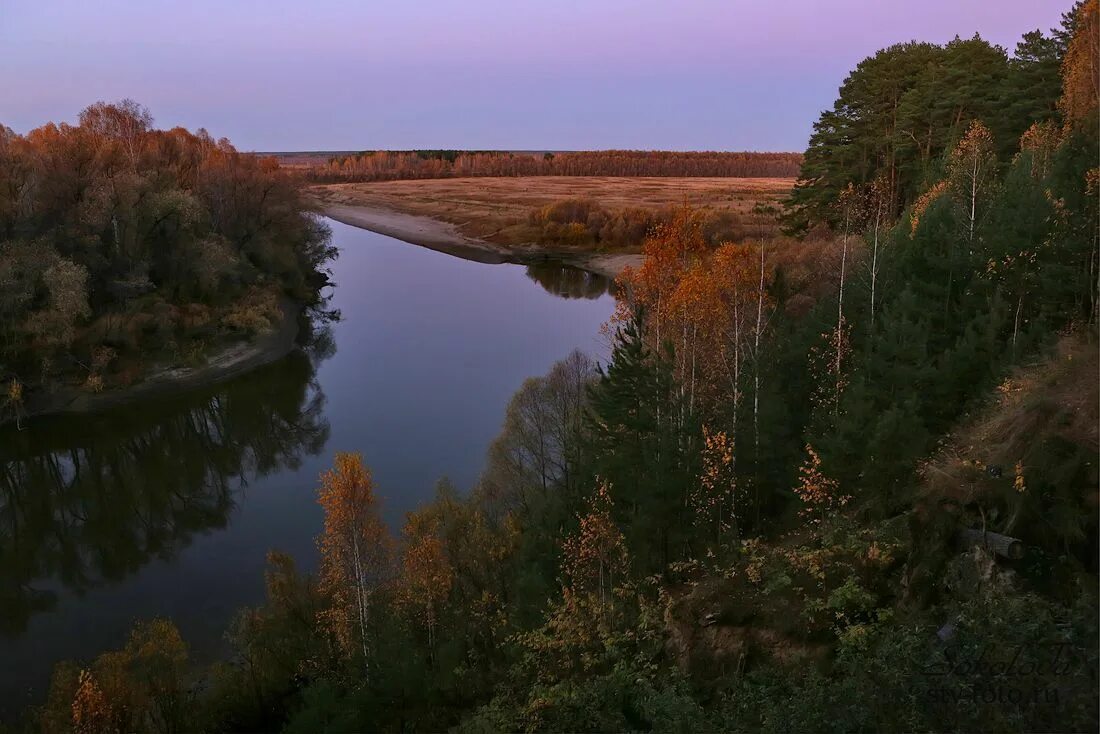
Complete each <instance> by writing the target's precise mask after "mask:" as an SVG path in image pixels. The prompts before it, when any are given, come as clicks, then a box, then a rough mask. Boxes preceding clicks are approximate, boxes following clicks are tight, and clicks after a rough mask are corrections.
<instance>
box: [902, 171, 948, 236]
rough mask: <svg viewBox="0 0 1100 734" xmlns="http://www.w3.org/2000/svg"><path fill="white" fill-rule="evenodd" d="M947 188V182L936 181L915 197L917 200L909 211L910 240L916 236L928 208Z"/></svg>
mask: <svg viewBox="0 0 1100 734" xmlns="http://www.w3.org/2000/svg"><path fill="white" fill-rule="evenodd" d="M947 188H948V183H947V181H938V182H936V183H934V184H932V186H931V187H930V188H929V189H928V190H927V191H925V192H924V193H923V194H921V195H920V196H918V197H917V200H916V201H914V202H913V206H912V207H911V208H910V210H909V237H910V238H912V237H913V236H915V235H916V234H917V228H918V227H920V220H921V217H923V216H924V213H925V212H926V211H928V208H929V207H931V206H932V204H933V203H935V201H936V199H938V198H940V196H942V195H943V194H944V193H945V192H946V191H947Z"/></svg>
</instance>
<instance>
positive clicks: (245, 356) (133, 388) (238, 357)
mask: <svg viewBox="0 0 1100 734" xmlns="http://www.w3.org/2000/svg"><path fill="white" fill-rule="evenodd" d="M282 310H283V318H282V321H281V322H280V323H279V324H278V325H277V326H276V328H275V329H273V330H272V331H270V332H268V333H266V334H261V335H259V336H257V337H255V338H254V339H250V340H241V341H238V342H234V343H232V344H229V345H227V346H225V347H224V348H222V349H219V350H218V351H216V352H214V353H213V354H211V355H210V356H209V357H207V359H206V362H205V363H203V364H201V365H198V366H194V367H182V366H179V365H163V364H162V365H155V366H153V367H152V369H150V370H149V372H148V374H147V375H146V376H145V378H144V379H143V380H142V381H141V382H137V383H135V384H133V385H130V386H129V387H126V388H121V389H117V390H105V391H104V392H100V393H92V392H88V391H86V390H82V389H80V388H78V387H74V386H70V385H64V386H58V387H56V388H55V389H54V390H52V391H51V392H48V393H37V394H33V395H32V396H31V397H30V399H29V400H28V401H27V405H26V408H25V410H24V411H23V412H22V414H21V416H20V420H21V421H23V422H25V421H26V420H27V419H29V418H35V417H39V416H46V415H59V414H66V413H67V414H72V413H93V412H96V411H99V410H103V409H105V408H109V407H111V406H114V405H121V404H123V403H128V402H131V401H133V400H139V399H144V398H148V397H152V396H155V395H158V394H163V393H166V392H176V391H179V390H189V389H193V388H196V387H204V386H206V385H212V384H215V383H218V382H223V381H225V380H228V379H231V378H233V377H237V376H238V375H242V374H244V373H246V372H248V371H249V370H252V369H255V368H256V367H260V366H262V365H265V364H269V363H271V362H274V361H275V360H277V359H280V358H281V357H285V356H286V355H287V354H289V353H290V352H291V351H293V350H294V348H295V347H296V345H297V339H298V319H299V318H300V316H301V314H302V308H301V307H300V306H299V305H297V304H295V303H292V302H290V301H284V302H283V304H282ZM14 422H15V416H14V415H10V414H5V415H3V416H0V426H2V425H5V424H7V423H14Z"/></svg>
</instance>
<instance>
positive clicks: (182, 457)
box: [0, 222, 613, 718]
mask: <svg viewBox="0 0 1100 734" xmlns="http://www.w3.org/2000/svg"><path fill="white" fill-rule="evenodd" d="M331 226H332V228H333V235H334V242H335V244H336V245H337V246H338V247H339V248H340V258H339V260H338V261H337V262H336V264H335V266H334V280H335V281H336V283H337V285H336V288H335V289H334V291H333V294H332V303H331V305H332V307H334V308H336V309H339V311H340V312H341V317H342V318H341V320H340V321H339V322H337V323H335V324H332V325H331V327H330V328H331V334H329V335H328V337H329V338H328V339H325V338H322V339H320V340H318V343H317V344H315V345H314V347H313V348H311V349H310V350H308V352H305V353H303V352H297V353H294V354H292V355H290V356H289V357H287V358H285V359H283V360H281V361H279V362H277V363H275V364H273V365H270V366H268V367H265V368H262V369H260V370H258V371H256V372H253V373H251V374H249V375H247V376H245V377H242V378H240V379H237V380H234V381H232V382H229V383H226V384H223V385H219V386H216V387H212V388H208V389H203V390H198V391H192V392H188V393H185V394H182V395H179V396H174V397H171V398H163V399H156V400H149V401H144V402H141V403H138V404H135V405H129V406H124V407H119V408H117V409H114V410H110V411H107V412H104V413H101V414H97V415H94V416H81V417H65V418H55V419H43V420H39V421H37V422H32V423H31V425H30V427H29V429H27V430H24V431H21V432H17V431H14V430H13V429H7V430H0V661H3V664H2V665H0V713H2V714H3V715H4V718H10V717H11V716H13V715H14V713H16V712H17V711H18V710H19V709H22V708H23V707H24V706H25V705H26V704H28V703H37V702H39V700H40V699H41V697H42V696H43V694H44V689H45V687H46V685H47V683H48V680H49V674H50V670H51V668H52V666H53V664H54V663H55V662H57V661H59V660H62V659H66V658H75V659H89V658H91V657H94V656H95V655H96V654H98V653H100V652H102V651H103V650H106V649H108V648H117V647H119V646H121V645H122V644H123V643H124V641H125V639H126V635H127V632H128V631H129V629H130V627H131V626H132V625H133V623H134V622H135V621H136V620H139V619H149V618H152V617H157V616H163V617H170V618H171V619H172V620H173V621H175V622H176V624H177V625H178V626H179V628H180V631H181V632H182V634H183V636H184V638H185V639H186V640H187V641H188V643H189V644H190V645H191V647H192V650H193V654H194V656H195V657H196V658H198V659H199V660H208V659H210V658H212V657H214V656H216V655H218V654H220V653H221V652H223V651H224V649H225V647H224V642H223V634H224V631H225V629H226V627H227V624H228V623H229V621H230V620H231V618H232V616H233V614H234V613H235V612H236V610H238V609H239V608H240V607H242V606H245V605H250V604H256V603H258V602H259V601H261V600H262V598H263V569H264V557H265V554H266V553H267V551H268V550H269V549H272V548H276V549H279V550H282V551H286V552H288V553H291V554H292V555H293V556H294V557H295V558H296V559H297V560H298V562H299V564H300V566H301V567H303V568H305V569H310V570H311V569H312V568H313V567H314V566H315V563H316V550H315V546H314V537H315V536H316V535H317V534H318V533H319V532H320V529H321V513H320V509H319V508H318V506H317V504H316V500H315V486H316V478H317V475H318V474H319V473H320V472H321V471H322V470H323V469H325V468H327V467H328V466H329V465H330V464H331V461H332V456H333V454H334V453H335V452H336V451H349V450H351V451H362V452H363V454H364V457H365V459H366V461H367V463H368V464H369V465H370V466H371V468H372V469H373V472H374V476H375V481H376V483H377V485H378V488H379V492H380V494H381V495H382V497H383V498H384V502H385V506H384V509H385V516H386V519H387V521H389V522H390V524H391V526H394V527H397V526H399V525H400V523H401V519H402V517H403V515H404V513H405V512H406V511H408V510H410V509H412V508H414V507H416V506H417V505H418V504H420V503H422V502H424V501H425V500H427V499H429V498H430V497H431V496H432V493H433V491H434V485H435V482H436V481H437V480H438V479H439V478H440V477H442V476H444V475H446V476H448V477H450V478H451V479H452V480H453V481H454V482H455V483H456V484H457V485H458V486H460V487H469V486H470V485H471V484H472V483H473V482H474V481H475V480H476V478H477V475H478V474H479V472H480V471H481V469H482V466H483V463H484V455H485V450H486V448H487V447H488V445H489V442H490V441H491V440H492V438H493V437H494V436H495V435H496V433H497V431H498V430H499V428H500V425H501V422H502V419H503V415H504V408H505V406H506V404H507V402H508V399H509V398H510V397H511V395H512V393H513V392H514V391H515V390H516V389H517V388H519V386H520V384H521V383H522V382H523V380H524V379H525V378H527V377H530V376H532V375H539V374H542V373H544V372H545V371H546V370H547V368H548V367H549V366H550V365H551V364H552V363H553V362H554V361H555V360H557V359H560V358H562V357H564V356H565V355H566V354H567V353H568V352H569V351H570V350H572V349H574V348H579V349H581V350H583V351H586V352H588V353H589V354H592V355H594V356H597V357H602V356H603V355H604V353H605V351H606V350H605V347H604V343H603V340H602V339H601V338H600V337H599V326H600V324H601V323H602V322H603V321H605V320H606V319H607V318H608V316H610V314H611V310H612V307H613V302H612V298H611V296H609V295H607V292H606V289H607V284H606V281H604V280H603V279H600V278H597V277H595V276H591V275H589V274H587V273H583V272H581V271H577V270H572V269H566V268H561V267H556V266H552V265H547V266H539V267H537V268H525V267H523V266H517V265H483V264H480V263H472V262H467V261H464V260H460V259H457V258H453V257H450V256H448V255H443V254H440V253H436V252H432V251H429V250H425V249H422V248H419V247H415V246H413V245H408V244H405V243H402V242H398V241H396V240H393V239H390V238H387V237H384V236H382V235H377V234H374V233H371V232H366V231H364V230H359V229H355V228H353V227H348V226H346V225H342V224H339V223H335V222H332V223H331Z"/></svg>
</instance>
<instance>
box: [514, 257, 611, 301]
mask: <svg viewBox="0 0 1100 734" xmlns="http://www.w3.org/2000/svg"><path fill="white" fill-rule="evenodd" d="M527 277H528V278H530V279H531V280H533V281H535V282H536V283H538V284H539V285H541V286H542V287H543V288H544V289H545V290H547V291H549V292H550V293H553V294H554V295H555V296H561V297H563V298H588V299H593V298H599V297H600V296H602V295H604V294H605V293H607V292H608V291H609V290H610V289H611V279H610V278H607V277H605V276H603V275H597V274H596V273H590V272H588V271H587V270H581V269H580V268H574V267H572V266H570V265H562V264H561V263H551V262H548V263H539V264H538V265H528V266H527Z"/></svg>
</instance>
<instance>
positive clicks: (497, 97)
mask: <svg viewBox="0 0 1100 734" xmlns="http://www.w3.org/2000/svg"><path fill="white" fill-rule="evenodd" d="M1070 5H1071V2H1070V1H1069V0H1067V1H1066V2H1064V3H1060V2H1051V1H1046V0H1000V1H999V2H995V1H993V0H925V1H924V2H911V1H902V0H877V1H875V0H835V1H834V2H815V1H812V0H786V1H785V2H772V1H770V0H726V1H725V2H721V1H719V0H679V1H676V2H673V1H672V0H667V1H666V2H651V1H648V0H589V1H588V2H580V1H574V0H557V1H556V2H545V1H542V0H523V1H520V0H485V1H482V2H477V1H476V0H465V1H460V0H404V1H402V2H391V3H386V2H380V1H379V0H373V1H371V2H352V1H351V0H311V1H309V2H305V1H304V0H303V1H300V2H288V1H286V0H266V1H263V2H261V1H260V0H230V1H224V2H214V1H213V0H191V1H190V2H186V3H185V2H170V1H168V0H143V1H142V2H134V1H133V0H95V2H88V1H87V0H50V1H49V2H44V1H43V0H0V123H3V124H6V125H8V126H9V127H12V128H14V129H15V130H17V131H19V132H25V131H27V130H28V129H30V128H32V127H35V126H37V125H39V124H42V123H43V122H45V121H47V120H72V119H74V118H75V117H76V114H77V113H78V112H79V110H80V109H81V108H82V107H84V106H86V105H87V104H90V103H91V102H94V101H96V100H98V99H106V100H113V99H119V98H122V97H132V98H134V99H136V100H138V101H139V102H142V103H143V104H145V105H147V106H148V107H149V108H150V109H151V110H152V112H153V115H154V116H155V117H156V119H157V123H158V125H160V126H172V125H177V124H181V125H185V126H187V127H192V128H194V127H199V126H205V127H207V128H208V129H209V130H210V131H211V132H212V133H213V134H215V135H218V136H221V135H225V136H228V137H229V138H230V139H232V140H233V141H234V143H236V144H237V145H238V146H239V147H241V148H245V149H254V150H303V149H310V150H315V149H325V150H342V149H361V148H418V147H420V148H439V147H442V148H503V149H584V148H609V147H618V148H669V149H719V150H742V149H755V150H800V149H802V148H803V147H804V146H805V144H806V140H807V138H808V136H809V132H810V128H811V125H812V123H813V121H814V120H815V119H816V117H817V115H818V113H819V112H820V111H821V110H822V109H824V108H825V107H828V106H830V105H831V104H832V101H833V99H834V97H835V96H836V91H837V88H838V87H839V85H840V83H841V82H842V81H843V79H844V76H845V75H846V73H847V72H848V70H850V69H851V68H852V67H853V66H854V65H855V64H856V63H857V62H858V61H859V60H860V59H862V58H863V57H864V56H867V55H869V54H872V53H874V52H875V50H877V49H879V48H882V47H885V46H888V45H890V44H891V43H896V42H899V41H907V40H912V39H918V40H928V41H935V42H946V41H948V40H950V39H951V38H952V37H953V36H955V35H956V34H958V35H961V36H970V35H972V34H973V33H975V32H979V33H981V34H982V36H984V37H985V38H987V39H989V40H990V41H992V42H994V43H998V44H1001V45H1003V46H1005V47H1006V48H1007V49H1008V50H1009V51H1010V52H1011V51H1012V49H1013V47H1014V46H1015V43H1016V41H1017V40H1018V39H1019V37H1020V36H1021V35H1022V34H1023V33H1024V32H1026V31H1029V30H1034V29H1036V28H1041V29H1043V30H1044V31H1047V30H1048V29H1049V28H1050V27H1052V26H1054V25H1056V24H1057V23H1058V22H1059V20H1060V16H1061V13H1062V12H1064V11H1065V10H1067V9H1068V8H1069V6H1070Z"/></svg>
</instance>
